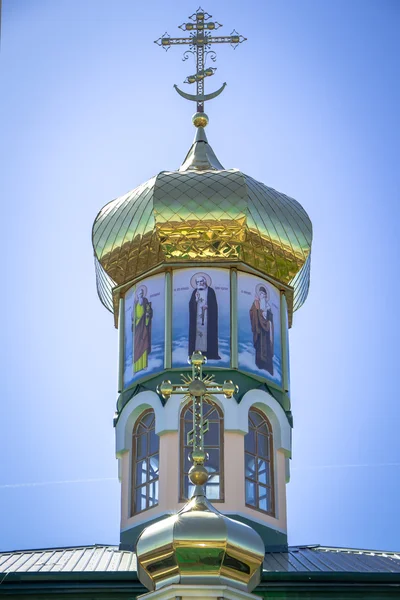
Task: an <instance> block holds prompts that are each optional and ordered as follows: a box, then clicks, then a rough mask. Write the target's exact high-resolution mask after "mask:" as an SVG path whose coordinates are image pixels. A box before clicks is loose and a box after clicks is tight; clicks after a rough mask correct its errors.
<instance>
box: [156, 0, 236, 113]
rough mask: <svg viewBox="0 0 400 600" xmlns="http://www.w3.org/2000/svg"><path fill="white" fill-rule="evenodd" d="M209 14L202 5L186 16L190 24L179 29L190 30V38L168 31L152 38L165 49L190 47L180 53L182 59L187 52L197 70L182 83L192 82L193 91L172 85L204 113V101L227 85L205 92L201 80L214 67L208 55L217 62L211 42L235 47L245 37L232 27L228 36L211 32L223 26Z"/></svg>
mask: <svg viewBox="0 0 400 600" xmlns="http://www.w3.org/2000/svg"><path fill="white" fill-rule="evenodd" d="M211 17H212V15H210V14H208V12H205V11H204V10H203V9H202V8H198V9H197V11H196V12H195V13H193V15H192V16H191V17H189V19H190V20H191V23H182V25H179V28H180V29H182V30H183V31H190V35H189V37H176V38H173V37H170V36H169V35H168V33H164V35H163V36H162V37H160V38H158V40H155V42H154V43H155V44H158V45H159V46H161V47H162V48H164V49H165V50H169V49H170V47H171V46H182V45H189V50H186V51H185V52H184V54H183V59H182V60H187V59H188V58H189V55H190V54H192V55H193V56H194V57H195V59H196V73H195V74H194V75H189V76H188V77H187V78H186V79H185V81H184V83H195V84H196V88H197V89H196V94H186V93H185V92H182V90H180V89H179V88H178V86H177V85H174V88H175V89H176V91H177V92H178V94H180V95H181V96H182V97H183V98H186V99H187V100H193V101H194V102H197V112H198V113H202V112H204V102H206V101H207V100H212V98H216V97H217V96H219V94H220V93H221V92H222V91H223V89H224V88H225V86H226V83H224V84H223V85H222V86H221V87H220V88H219V90H217V91H216V92H213V93H211V94H206V95H205V94H204V79H205V78H206V77H211V76H212V75H214V73H215V71H216V68H214V67H208V68H207V69H206V68H205V66H206V61H207V58H210V59H211V60H212V61H213V62H215V61H216V58H217V55H216V53H215V52H214V50H210V48H211V45H212V44H231V46H233V48H236V47H237V46H238V45H239V44H241V43H242V42H244V41H245V40H246V39H247V38H245V37H243V36H242V35H240V34H239V33H237V31H235V30H233V31H232V33H231V35H226V36H212V35H211V33H210V32H211V31H215V30H216V29H219V28H220V27H222V25H221V23H218V22H217V21H210V19H211Z"/></svg>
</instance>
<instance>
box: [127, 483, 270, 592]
mask: <svg viewBox="0 0 400 600" xmlns="http://www.w3.org/2000/svg"><path fill="white" fill-rule="evenodd" d="M136 553H137V560H138V577H139V579H140V581H141V582H142V583H143V585H145V586H146V587H147V589H149V590H151V591H152V590H158V589H161V588H163V587H165V586H167V585H171V584H175V583H180V584H188V585H229V586H231V587H233V588H237V589H240V590H242V591H245V592H251V591H252V590H253V589H254V588H255V587H256V586H257V585H258V583H259V582H260V579H261V566H262V563H263V560H264V554H265V547H264V543H263V541H262V539H261V537H260V536H259V535H258V533H256V532H255V531H254V529H252V528H251V527H249V526H248V525H244V524H243V523H240V522H239V521H234V520H233V519H230V518H229V517H226V516H224V515H222V514H221V513H219V512H218V511H217V510H216V509H215V508H214V507H213V505H212V504H211V503H210V502H209V501H208V500H207V498H206V497H205V495H204V490H203V488H202V487H200V486H198V487H197V488H195V495H194V496H193V498H192V499H191V500H190V501H189V502H188V503H187V504H186V505H185V506H184V507H183V509H182V510H181V511H180V512H179V513H177V514H176V515H173V516H171V517H167V518H166V519H163V520H162V521H159V522H158V523H155V524H153V525H150V526H149V527H146V529H144V531H143V532H142V533H141V535H140V536H139V539H138V541H137V547H136Z"/></svg>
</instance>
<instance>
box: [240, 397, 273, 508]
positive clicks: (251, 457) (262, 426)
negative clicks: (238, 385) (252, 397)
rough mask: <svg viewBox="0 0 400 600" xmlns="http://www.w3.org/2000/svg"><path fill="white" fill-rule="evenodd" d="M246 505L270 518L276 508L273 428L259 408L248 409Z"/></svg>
mask: <svg viewBox="0 0 400 600" xmlns="http://www.w3.org/2000/svg"><path fill="white" fill-rule="evenodd" d="M244 450H245V452H244V461H245V485H246V504H247V505H248V506H250V507H251V508H256V509H257V510H261V511H263V512H266V513H268V514H270V515H273V514H274V512H275V507H274V481H273V477H274V470H273V443H272V427H271V424H270V422H269V421H268V419H267V417H266V416H265V415H263V413H262V412H261V411H259V410H257V409H256V408H250V410H249V433H248V434H247V435H245V437H244Z"/></svg>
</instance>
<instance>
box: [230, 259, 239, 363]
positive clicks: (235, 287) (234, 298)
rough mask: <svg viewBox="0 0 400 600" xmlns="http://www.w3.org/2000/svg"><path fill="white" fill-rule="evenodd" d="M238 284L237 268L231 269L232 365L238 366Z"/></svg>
mask: <svg viewBox="0 0 400 600" xmlns="http://www.w3.org/2000/svg"><path fill="white" fill-rule="evenodd" d="M237 295H238V285H237V270H236V269H231V367H232V369H237V368H238V312H237V307H238V298H237Z"/></svg>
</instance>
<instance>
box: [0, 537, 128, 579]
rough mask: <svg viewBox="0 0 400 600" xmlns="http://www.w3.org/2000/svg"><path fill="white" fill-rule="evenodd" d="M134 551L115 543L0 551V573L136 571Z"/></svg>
mask: <svg viewBox="0 0 400 600" xmlns="http://www.w3.org/2000/svg"><path fill="white" fill-rule="evenodd" d="M136 569H137V566H136V555H135V553H134V552H129V551H127V550H119V548H118V546H100V545H97V544H96V545H95V546H81V547H76V548H48V549H38V550H19V551H13V552H1V553H0V573H45V572H47V573H60V572H62V573H71V572H75V573H82V572H85V573H88V572H93V573H117V572H131V573H133V574H136Z"/></svg>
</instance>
